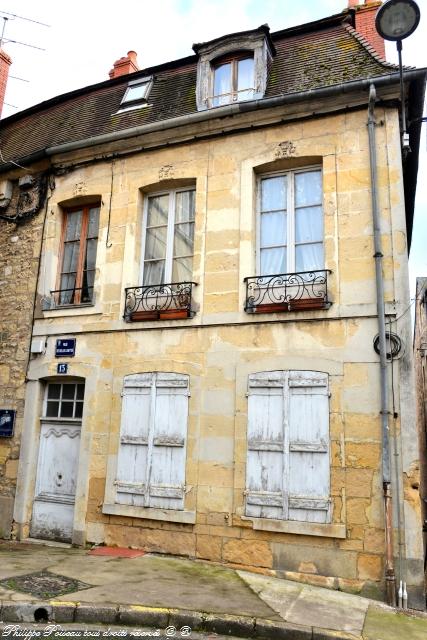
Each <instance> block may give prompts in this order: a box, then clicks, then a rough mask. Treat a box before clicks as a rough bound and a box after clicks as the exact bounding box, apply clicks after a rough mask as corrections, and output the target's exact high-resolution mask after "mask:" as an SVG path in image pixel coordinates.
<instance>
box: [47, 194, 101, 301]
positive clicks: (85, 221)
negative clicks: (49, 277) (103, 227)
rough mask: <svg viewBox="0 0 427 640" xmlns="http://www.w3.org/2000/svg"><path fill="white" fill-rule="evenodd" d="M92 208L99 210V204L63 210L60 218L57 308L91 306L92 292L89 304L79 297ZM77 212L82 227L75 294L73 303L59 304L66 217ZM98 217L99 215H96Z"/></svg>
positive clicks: (97, 237)
mask: <svg viewBox="0 0 427 640" xmlns="http://www.w3.org/2000/svg"><path fill="white" fill-rule="evenodd" d="M94 208H98V209H100V204H99V203H91V204H87V205H80V206H75V207H70V208H66V209H64V210H63V216H62V227H61V239H60V251H59V256H58V274H57V278H56V292H57V296H58V300H55V304H56V305H57V306H60V307H63V306H71V307H74V306H76V305H81V304H93V293H94V292H93V291H92V295H91V300H90V302H83V303H82V301H81V297H82V284H83V274H84V262H85V256H86V246H87V232H88V228H89V210H90V209H94ZM77 211H82V225H81V230H80V242H79V245H80V247H79V257H78V260H77V267H76V282H75V286H74V289H75V290H76V291H75V294H74V300H73V302H67V303H63V304H61V302H60V301H59V299H60V296H61V291H62V289H61V279H62V276H63V273H64V272H63V270H62V268H63V263H64V252H65V244H66V243H65V234H66V229H67V219H68V216H69V215H70V214H73V213H76V212H77ZM98 216H99V213H98ZM96 239H97V241H98V239H99V217H98V235H97V236H96ZM95 263H96V259H95Z"/></svg>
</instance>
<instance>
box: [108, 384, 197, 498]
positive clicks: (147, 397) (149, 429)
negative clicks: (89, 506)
mask: <svg viewBox="0 0 427 640" xmlns="http://www.w3.org/2000/svg"><path fill="white" fill-rule="evenodd" d="M188 382H189V381H188V376H185V375H181V374H175V373H143V374H136V375H132V376H127V377H126V378H125V383H124V387H123V403H122V420H121V429H120V449H119V455H118V467H117V479H116V481H115V485H116V489H117V498H116V501H117V502H119V503H121V504H131V505H135V506H142V507H157V508H162V509H183V508H184V495H185V451H186V446H185V445H186V435H187V419H188Z"/></svg>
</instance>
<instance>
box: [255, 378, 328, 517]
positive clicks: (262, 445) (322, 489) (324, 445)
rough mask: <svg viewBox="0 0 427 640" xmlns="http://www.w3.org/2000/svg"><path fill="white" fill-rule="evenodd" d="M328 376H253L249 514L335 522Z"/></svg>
mask: <svg viewBox="0 0 427 640" xmlns="http://www.w3.org/2000/svg"><path fill="white" fill-rule="evenodd" d="M329 466H330V463H329V394H328V374H326V373H320V372H317V371H266V372H262V373H254V374H252V375H250V376H249V389H248V455H247V469H246V515H247V516H250V517H254V518H273V519H276V520H299V521H303V522H318V523H327V522H330V519H331V501H330V495H329V494H330V468H329Z"/></svg>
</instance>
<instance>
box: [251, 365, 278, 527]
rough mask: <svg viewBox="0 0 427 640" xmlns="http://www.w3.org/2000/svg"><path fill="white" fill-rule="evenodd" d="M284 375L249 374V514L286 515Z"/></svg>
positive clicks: (257, 515)
mask: <svg viewBox="0 0 427 640" xmlns="http://www.w3.org/2000/svg"><path fill="white" fill-rule="evenodd" d="M283 385H284V376H283V372H282V371H269V372H264V373H257V374H253V375H251V376H249V389H248V455H247V468H246V477H247V481H246V515H248V516H253V517H256V518H276V519H280V518H283V517H284V516H283V514H284V513H286V512H287V505H286V504H285V502H286V497H285V495H284V492H283V474H284V466H285V462H286V460H285V457H284V455H283V454H284V429H283V406H284V386H283Z"/></svg>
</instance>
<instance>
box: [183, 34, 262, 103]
mask: <svg viewBox="0 0 427 640" xmlns="http://www.w3.org/2000/svg"><path fill="white" fill-rule="evenodd" d="M193 49H194V51H195V52H196V53H197V55H198V56H199V61H198V65H197V91H196V97H197V108H198V110H199V111H203V110H204V109H211V108H213V107H221V106H225V105H228V104H233V103H234V102H241V101H244V100H257V99H259V98H263V97H264V94H265V90H266V87H267V75H268V68H269V63H270V61H271V59H272V57H273V55H274V54H275V49H274V45H273V43H272V41H271V38H270V29H269V27H268V25H262V26H261V27H258V29H253V30H252V31H242V32H240V33H232V34H230V35H228V36H224V37H222V38H216V39H215V40H211V41H210V42H204V43H203V44H195V45H193Z"/></svg>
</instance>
